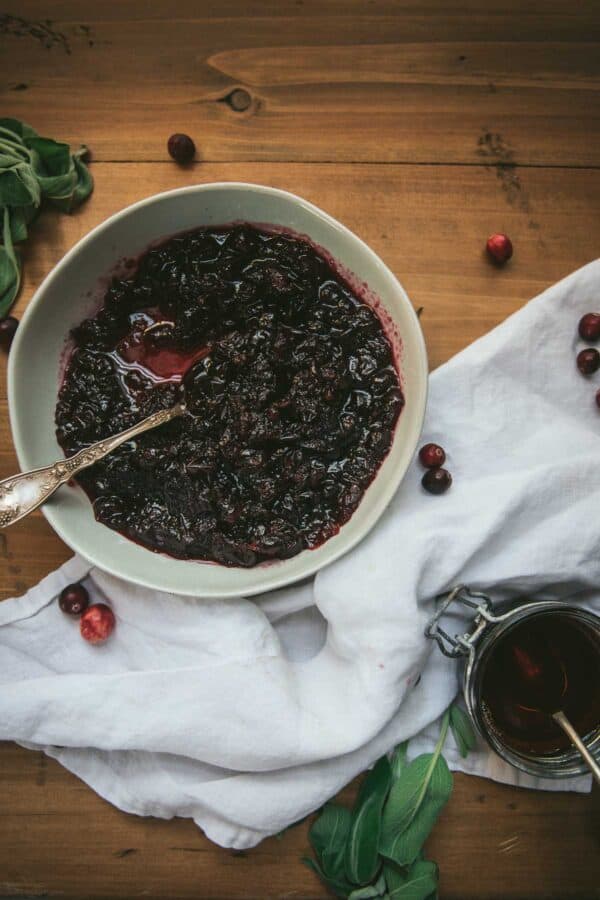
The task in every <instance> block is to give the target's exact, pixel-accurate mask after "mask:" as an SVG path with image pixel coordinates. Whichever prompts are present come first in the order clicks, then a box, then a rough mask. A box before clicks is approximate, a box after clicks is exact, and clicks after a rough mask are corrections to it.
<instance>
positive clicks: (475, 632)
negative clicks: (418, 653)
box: [425, 585, 600, 778]
mask: <svg viewBox="0 0 600 900" xmlns="http://www.w3.org/2000/svg"><path fill="white" fill-rule="evenodd" d="M438 600H439V601H441V602H440V605H439V606H438V608H437V611H436V614H435V616H434V617H433V619H432V620H431V622H430V623H429V625H428V626H427V628H426V631H425V633H426V635H427V637H429V638H432V639H433V640H435V641H436V642H437V644H438V646H439V647H440V649H441V651H442V653H444V654H445V655H446V656H450V657H453V658H456V659H457V660H458V661H459V663H460V665H461V668H462V673H461V674H462V689H463V694H464V699H465V703H466V706H467V710H468V712H469V715H470V717H471V720H472V722H473V724H474V725H475V728H476V729H477V731H478V732H479V734H480V735H481V736H482V737H483V739H484V740H485V741H487V743H488V744H489V745H490V746H491V747H492V749H493V750H495V751H496V753H497V754H498V755H499V756H501V757H502V759H504V760H506V761H507V762H509V763H510V764H511V765H513V766H516V768H518V769H521V770H522V771H523V772H527V773H528V774H529V775H535V776H538V777H542V778H568V777H571V776H574V775H583V774H589V769H588V768H587V766H586V764H585V763H584V761H583V759H582V758H581V756H580V754H579V753H578V752H577V750H575V748H569V749H566V750H554V751H551V752H547V753H541V752H540V753H537V752H527V751H525V750H517V749H516V748H515V747H514V746H511V745H510V743H509V742H508V741H507V740H506V738H505V737H504V735H503V733H502V732H501V731H500V729H499V728H498V727H497V726H496V724H495V722H494V720H493V718H492V716H491V715H490V712H489V709H488V708H487V706H486V703H485V702H484V701H483V698H482V684H483V676H484V673H485V670H486V666H487V663H488V662H489V660H490V658H491V655H492V654H493V652H494V650H495V649H497V647H498V642H499V640H500V638H504V637H505V636H506V635H507V633H508V632H509V631H510V630H511V629H513V628H514V627H515V626H516V625H517V624H519V625H520V624H522V623H523V621H524V620H526V619H529V618H532V617H535V616H550V615H553V614H560V615H561V616H563V617H566V618H568V619H572V620H573V623H574V624H577V626H578V627H579V629H580V630H582V631H584V632H585V634H586V637H588V638H589V639H590V640H591V642H592V644H595V646H596V648H597V651H598V654H599V655H600V617H598V616H597V615H595V614H594V613H592V612H589V611H587V610H584V609H582V608H581V607H578V606H573V605H570V604H568V603H567V602H565V601H562V600H535V599H532V600H526V599H523V598H521V599H519V600H514V601H510V602H503V603H499V604H497V605H496V604H494V605H493V604H492V601H491V599H490V597H488V596H487V595H486V594H483V593H480V592H478V591H472V590H470V589H469V588H468V587H466V586H465V585H458V586H456V587H455V588H453V589H452V590H451V591H449V592H448V593H447V594H444V595H442V596H441V597H439V598H438ZM453 604H459V605H461V606H462V607H463V608H466V609H468V610H469V612H470V614H471V616H472V621H471V623H470V627H469V628H468V630H467V631H466V632H465V633H464V634H461V635H458V634H456V635H454V636H453V637H452V636H450V634H448V633H447V631H445V630H444V629H443V628H442V624H441V622H442V618H443V616H444V615H445V614H446V613H447V612H448V609H449V607H450V606H451V605H453ZM582 738H583V740H584V742H585V744H586V745H587V747H588V748H589V750H590V752H591V753H592V755H593V756H594V757H595V758H597V759H600V722H598V724H597V725H596V726H595V727H594V728H593V729H592V731H591V732H589V733H588V734H585V735H582Z"/></svg>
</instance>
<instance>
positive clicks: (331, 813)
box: [308, 803, 352, 877]
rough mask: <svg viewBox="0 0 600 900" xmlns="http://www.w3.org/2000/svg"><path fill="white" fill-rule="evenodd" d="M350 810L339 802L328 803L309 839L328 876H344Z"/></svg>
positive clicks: (312, 827)
mask: <svg viewBox="0 0 600 900" xmlns="http://www.w3.org/2000/svg"><path fill="white" fill-rule="evenodd" d="M351 819H352V816H351V814H350V810H349V809H346V807H345V806H340V805H339V804H338V803H328V804H327V805H326V806H324V807H323V809H322V810H321V812H320V814H319V817H318V819H316V821H315V822H314V823H313V825H312V826H311V828H310V830H309V832H308V839H309V841H310V843H311V844H312V848H313V850H314V851H315V854H316V857H317V859H318V861H319V864H320V865H321V867H322V869H323V871H324V872H325V874H326V875H327V876H328V877H339V876H341V877H343V875H344V852H345V850H346V841H347V839H348V834H349V833H350V823H351Z"/></svg>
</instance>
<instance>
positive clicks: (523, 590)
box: [0, 261, 600, 848]
mask: <svg viewBox="0 0 600 900" xmlns="http://www.w3.org/2000/svg"><path fill="white" fill-rule="evenodd" d="M599 295H600V261H596V262H594V263H590V264H589V265H588V266H586V267H584V268H583V269H580V270H579V271H577V272H575V273H574V274H572V275H571V276H569V277H568V278H566V279H565V280H563V281H561V282H560V283H559V284H557V285H555V286H553V287H552V288H550V289H549V290H547V291H545V292H544V293H543V294H542V295H540V296H539V297H538V298H536V299H535V300H532V301H531V302H530V303H529V304H527V306H525V307H524V308H523V309H522V310H521V311H519V312H518V313H516V314H515V315H514V316H511V317H510V318H509V319H507V320H506V321H505V322H504V323H503V324H502V325H501V326H499V327H498V328H496V329H495V330H494V331H492V332H490V333H489V334H488V335H486V336H485V337H484V338H482V339H481V340H479V341H477V342H475V343H474V344H472V345H471V346H470V347H468V348H467V349H466V350H465V351H463V352H462V353H460V354H458V356H456V357H454V358H453V359H452V360H450V362H449V363H447V364H446V365H444V366H442V367H440V368H439V369H438V370H436V371H435V372H434V373H433V375H432V376H431V384H430V399H429V406H428V411H427V417H426V422H425V428H424V432H423V438H424V441H425V440H426V441H430V440H432V441H438V442H439V443H441V444H443V445H444V447H445V448H446V451H447V453H448V463H447V465H448V467H449V468H450V470H451V471H452V474H453V477H454V483H453V486H452V488H451V489H450V490H449V491H448V493H447V494H444V495H443V496H431V495H428V494H426V493H425V492H424V491H423V490H422V488H421V486H420V479H421V474H422V470H421V469H420V467H419V464H418V462H415V463H413V465H412V466H411V468H410V469H409V471H408V473H407V475H406V478H405V479H404V481H403V483H402V485H401V487H400V489H399V490H398V492H397V494H396V496H395V497H394V500H393V501H392V503H391V504H390V506H389V508H388V509H387V510H386V512H385V513H384V515H383V517H382V518H381V520H380V521H379V523H378V524H377V526H376V527H375V528H374V529H373V531H372V532H371V533H370V534H369V535H368V536H367V538H365V540H364V541H363V542H362V543H361V544H360V545H359V546H358V547H356V548H355V549H354V550H353V551H352V552H351V553H349V554H348V555H347V556H345V557H343V558H342V559H340V560H338V561H337V562H336V563H334V564H333V565H331V566H330V567H328V568H327V569H324V570H322V571H321V572H319V573H318V575H317V576H316V577H315V578H314V579H313V580H311V581H310V582H308V583H304V584H300V585H295V586H292V587H289V588H286V589H283V590H280V591H276V592H273V593H271V594H268V595H265V596H264V597H259V598H256V599H254V600H247V599H244V598H239V599H236V600H224V601H219V600H203V599H190V598H186V597H181V596H175V595H171V594H165V593H159V592H151V591H148V590H146V589H143V588H140V587H137V586H135V585H132V584H129V583H127V582H124V581H122V580H119V579H117V578H114V577H113V576H110V575H108V574H106V573H104V572H101V571H99V570H98V569H96V568H91V567H90V565H89V563H86V562H85V561H84V560H82V559H79V558H74V559H72V560H70V561H69V562H68V563H66V564H65V565H64V566H63V567H62V568H61V569H59V570H58V571H57V572H55V573H53V574H52V575H49V576H48V577H47V578H45V579H44V580H43V581H42V582H41V583H40V584H39V585H38V586H37V587H35V588H33V589H32V590H31V591H29V592H28V593H27V594H26V595H25V596H24V597H20V598H15V599H13V600H8V601H5V602H4V603H2V604H0V739H5V740H16V741H19V742H21V743H22V744H24V745H25V746H28V747H32V748H37V749H40V748H41V749H43V750H45V752H46V753H48V754H49V755H50V756H53V757H55V758H56V759H58V760H59V761H60V762H61V763H62V764H63V765H65V766H66V767H67V768H68V769H70V770H71V771H73V772H74V773H75V774H77V775H78V776H79V777H81V778H82V779H83V780H84V781H86V782H87V783H88V784H89V785H90V786H91V787H92V788H94V790H96V791H97V792H98V793H99V794H100V795H101V796H103V797H105V798H106V799H107V800H109V801H110V802H112V803H114V804H115V805H116V806H118V807H120V808H121V809H124V810H126V811H129V812H133V813H137V814H139V815H154V816H160V817H163V818H169V817H172V816H175V815H177V816H188V817H191V818H193V819H194V820H195V821H196V822H197V824H198V825H199V826H200V827H201V828H202V829H203V830H204V831H205V832H206V833H207V835H208V836H209V837H210V838H211V839H212V840H214V841H216V842H217V843H219V844H222V845H225V846H233V847H238V848H244V847H249V846H252V845H254V844H256V843H258V841H260V840H261V839H262V838H263V837H265V836H266V835H269V834H272V833H274V832H278V831H280V830H281V829H282V828H284V827H286V826H287V825H289V824H290V823H292V822H295V821H297V820H298V819H301V818H302V817H303V816H305V815H306V814H308V813H309V812H311V811H312V810H314V809H315V808H317V807H318V806H320V805H321V804H322V803H323V802H324V801H325V800H326V799H327V798H328V797H330V796H332V795H333V794H334V793H335V792H336V791H337V790H339V789H340V788H341V787H342V786H343V785H344V784H345V783H347V782H348V781H349V780H350V779H351V778H352V777H353V776H354V775H356V774H357V773H358V772H360V771H361V770H363V769H364V768H366V767H368V766H369V765H371V764H372V763H373V762H374V760H375V759H376V758H377V757H378V756H380V755H381V754H382V753H384V752H386V751H388V750H390V749H391V748H392V747H393V746H394V745H395V744H396V743H398V742H399V741H402V740H405V739H407V738H413V737H415V736H416V737H415V740H414V741H412V742H411V752H412V753H413V754H414V753H416V752H422V750H424V749H427V748H428V747H430V746H431V744H432V743H433V742H434V740H435V730H436V726H435V724H432V723H435V721H436V720H437V719H438V717H439V716H440V714H441V713H442V711H443V710H444V709H445V707H446V706H447V705H448V704H449V703H450V702H451V700H452V698H453V697H454V696H455V694H456V692H457V689H458V681H457V667H456V664H455V663H454V662H453V661H451V660H448V659H446V658H445V657H443V656H442V655H441V654H440V653H439V652H438V651H437V649H435V648H434V646H433V645H432V644H431V642H428V641H427V640H426V639H425V637H424V627H425V624H426V622H427V620H428V618H429V617H430V616H431V614H432V612H433V598H434V597H435V596H436V595H437V594H439V593H440V592H442V591H444V590H446V589H448V588H449V587H451V586H452V585H453V584H455V583H456V582H458V581H460V582H464V583H467V584H469V585H470V586H472V587H473V588H477V589H479V590H484V591H489V592H490V593H491V594H492V596H493V597H494V598H495V599H498V600H500V599H507V598H511V597H517V596H521V595H528V596H530V595H532V594H533V593H535V594H536V595H538V594H540V593H543V595H545V596H552V597H559V598H567V597H568V598H574V599H575V601H576V602H582V603H585V605H587V606H588V607H589V608H592V609H594V610H595V611H596V612H600V594H597V593H596V592H595V586H596V585H598V583H599V579H600V531H599V530H598V529H596V528H595V527H594V523H595V512H596V509H595V507H596V502H597V498H598V492H599V488H600V471H599V466H598V458H599V454H600V430H599V427H598V410H597V408H596V405H595V400H594V394H595V385H594V383H593V379H585V378H582V376H581V375H580V374H579V373H578V372H577V369H576V366H575V361H574V358H575V351H576V344H577V340H576V329H577V322H578V320H579V318H580V316H581V315H582V314H583V313H585V312H587V311H589V310H590V309H594V308H595V307H596V306H597V301H598V296H599ZM409 402H410V398H409ZM79 579H85V584H86V586H87V587H88V589H89V590H90V593H91V595H92V597H93V599H95V600H103V599H106V600H108V601H109V602H110V603H111V605H112V607H113V609H114V611H115V614H116V617H117V628H116V631H115V633H114V635H113V636H112V637H111V639H110V640H109V641H108V642H107V643H106V644H104V645H100V646H91V645H89V644H86V643H85V642H84V641H82V640H81V639H80V638H79V635H78V623H77V621H73V620H71V619H69V618H68V617H67V616H64V615H63V614H62V613H61V612H60V610H59V609H58V604H57V602H56V597H57V594H58V593H59V592H60V590H61V588H62V587H63V586H64V585H65V584H67V583H69V582H72V581H76V580H79ZM461 626H464V623H461V622H457V626H456V627H457V629H458V628H460V627H461ZM446 755H447V757H448V759H449V762H450V763H451V765H453V766H454V767H455V768H460V769H462V770H463V771H472V772H476V773H478V774H484V775H487V776H489V777H492V778H496V779H498V780H505V781H508V782H511V783H515V784H520V785H524V786H532V787H547V788H551V789H562V790H584V789H586V788H587V787H589V780H588V779H587V778H579V779H570V780H565V781H561V782H553V781H541V780H539V779H533V778H529V777H528V776H525V775H523V774H522V773H518V772H517V771H516V770H514V769H512V768H511V767H509V766H507V765H505V764H504V763H502V761H501V760H499V759H498V757H496V756H495V755H494V754H492V752H491V751H489V750H487V748H485V747H484V746H481V747H480V748H479V749H478V750H477V751H476V752H475V753H473V754H471V756H470V757H469V758H468V759H467V760H461V759H460V757H458V754H457V753H456V750H455V748H454V747H453V745H452V739H451V738H449V739H448V749H447V754H446Z"/></svg>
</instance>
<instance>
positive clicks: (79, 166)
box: [73, 147, 94, 206]
mask: <svg viewBox="0 0 600 900" xmlns="http://www.w3.org/2000/svg"><path fill="white" fill-rule="evenodd" d="M87 152H88V149H87V147H81V148H80V149H79V150H77V151H76V152H75V153H74V154H73V162H74V164H75V169H76V171H77V186H76V188H75V190H74V192H73V200H74V201H75V205H76V206H78V205H79V204H80V203H83V201H84V200H87V198H88V197H89V196H90V194H91V193H92V191H93V190H94V179H93V178H92V175H91V172H90V170H89V169H88V167H87V166H86V164H85V163H84V161H83V157H84V156H86V154H87Z"/></svg>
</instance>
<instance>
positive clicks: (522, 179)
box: [0, 0, 600, 900]
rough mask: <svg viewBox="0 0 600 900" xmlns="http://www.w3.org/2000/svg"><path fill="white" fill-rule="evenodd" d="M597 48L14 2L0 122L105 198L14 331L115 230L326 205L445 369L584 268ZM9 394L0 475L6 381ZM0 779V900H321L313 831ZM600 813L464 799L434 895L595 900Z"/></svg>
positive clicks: (550, 0)
mask: <svg viewBox="0 0 600 900" xmlns="http://www.w3.org/2000/svg"><path fill="white" fill-rule="evenodd" d="M18 17H23V18H18ZM48 19H51V20H52V21H48ZM599 40H600V5H599V3H598V2H597V0H589V2H586V0H581V2H579V0H535V2H533V0H530V2H528V3H523V2H522V0H503V2H502V3H501V4H499V5H493V4H492V3H491V2H490V0H479V2H478V0H462V2H461V3H460V4H458V7H455V5H453V4H451V3H449V2H447V0H428V2H427V3H425V2H420V0H397V2H396V0H364V2H359V0H265V2H262V3H258V2H253V0H219V2H216V0H204V2H203V3H202V2H193V0H121V2H117V0H113V2H110V0H104V2H103V3H97V4H95V5H93V6H92V5H89V4H85V5H84V4H81V3H78V2H75V0H53V2H43V0H5V2H4V3H3V12H2V13H0V96H1V101H2V103H1V114H2V115H12V116H17V117H19V118H22V119H25V120H26V121H29V122H31V124H32V125H34V127H35V128H36V129H37V130H38V131H40V132H41V133H43V134H48V135H50V136H52V137H56V138H61V139H64V140H68V141H70V142H71V143H73V144H78V143H79V142H82V141H84V142H86V143H87V144H89V146H90V147H91V148H92V153H93V174H94V177H95V179H96V190H95V193H94V195H93V197H92V198H91V200H90V201H89V202H88V203H87V204H86V205H85V206H84V207H83V208H82V209H80V210H78V211H77V213H76V214H75V215H73V216H72V217H71V218H67V217H64V216H60V215H57V214H54V213H52V212H48V213H45V214H44V215H43V216H42V217H41V219H40V220H39V221H38V223H37V224H36V226H35V228H34V229H33V234H32V238H31V240H30V241H29V242H28V243H27V246H26V248H25V252H24V263H25V279H24V287H23V291H22V294H21V297H20V300H19V302H18V305H17V307H16V311H17V314H18V313H20V312H22V310H23V309H24V308H25V306H26V304H27V301H28V299H29V298H30V296H31V293H32V291H33V289H34V287H35V286H36V285H37V284H39V282H40V280H41V279H42V278H43V277H44V276H45V275H46V274H47V272H48V271H49V270H50V269H51V268H52V266H53V265H54V264H55V263H56V262H57V261H58V260H59V259H60V258H61V257H62V256H63V254H64V253H65V251H66V250H67V249H68V248H69V247H71V246H72V244H74V243H75V241H77V240H78V239H79V238H80V237H81V236H82V235H84V234H85V233H86V232H87V231H89V229H90V228H91V227H93V226H94V225H96V224H97V223H98V222H101V221H102V220H103V219H105V218H106V217H107V216H108V215H110V214H111V213H113V212H115V211H116V210H119V209H122V208H123V207H124V206H126V205H127V204H129V203H132V202H133V201H135V200H138V199H139V198H141V197H145V196H147V195H149V194H152V193H156V192H158V191H162V190H166V189H168V188H173V187H177V186H179V185H184V184H190V183H193V182H208V181H217V180H244V181H254V182H261V183H264V184H269V185H276V186H277V187H282V188H287V189H289V190H292V191H295V192H297V193H298V194H301V195H303V196H305V197H307V198H308V199H309V200H312V201H314V202H315V203H317V204H318V205H320V206H322V207H323V208H324V209H326V210H327V211H328V212H330V213H332V214H333V215H334V216H336V217H338V218H340V219H341V220H342V221H343V222H345V223H346V224H347V225H349V226H350V228H352V229H354V230H355V231H356V232H357V233H358V234H359V235H360V236H361V237H363V238H364V239H365V240H366V241H368V242H369V244H370V245H371V246H372V247H373V248H374V249H375V250H376V252H378V253H380V254H381V256H382V257H383V259H384V260H385V261H386V262H387V263H388V264H389V265H390V266H391V267H392V269H393V270H394V271H395V272H396V273H397V274H398V276H399V277H400V278H401V280H402V282H403V284H404V285H405V287H406V289H407V290H408V292H409V294H410V296H411V298H412V300H413V302H414V304H415V306H423V307H424V312H423V317H422V322H423V326H424V329H425V333H426V337H427V342H428V346H429V353H430V359H431V365H432V367H435V366H437V365H439V364H440V363H442V362H444V360H446V359H448V358H449V357H450V356H452V354H454V353H456V352H457V351H459V350H460V349H461V348H462V347H464V346H465V345H467V344H469V343H470V342H471V341H472V340H473V339H474V338H476V337H477V336H479V335H481V334H483V333H484V332H486V331H488V330H489V329H490V328H491V327H493V326H494V325H496V324H497V323H499V322H501V321H502V320H503V319H504V318H505V317H506V316H507V315H508V314H510V313H512V312H513V311H514V310H516V309H518V308H519V307H520V306H521V305H522V304H523V303H524V302H525V301H526V300H528V299H529V298H530V297H532V296H533V295H534V294H536V293H538V292H539V291H540V290H542V289H543V288H545V287H546V286H547V285H549V284H551V283H552V282H554V281H556V280H557V279H559V278H561V277H562V276H564V275H566V274H568V273H569V272H570V271H572V270H573V269H575V268H577V267H578V266H580V265H582V264H583V263H585V262H588V261H589V260H591V259H592V258H594V257H595V256H597V255H598V249H599V246H600V244H599V237H600V117H599V111H600V107H599V99H600V97H599V85H600V80H599V73H600V44H599V43H598V41H599ZM174 131H185V132H188V133H190V134H191V135H192V136H193V138H194V140H195V141H196V143H197V146H198V151H199V152H198V162H197V163H196V164H195V165H194V166H193V167H191V168H187V169H180V168H178V167H177V166H176V165H175V164H174V163H172V162H171V161H170V160H169V158H168V157H167V154H166V147H165V145H166V140H167V137H168V136H169V134H171V133H172V132H174ZM493 231H506V232H507V233H508V234H509V235H510V236H511V237H512V239H513V242H514V245H515V256H514V258H513V260H512V261H511V263H510V264H509V265H508V266H507V267H506V268H505V269H503V270H499V269H496V268H494V267H493V266H492V265H490V264H488V262H487V261H486V259H485V257H484V254H483V245H484V242H485V239H486V237H487V235H488V234H489V233H490V232H493ZM599 302H600V298H599ZM0 382H1V383H0V477H4V476H6V475H8V474H9V473H11V472H12V471H14V470H15V466H16V462H15V457H14V453H13V449H12V444H11V438H10V433H9V427H8V422H7V408H6V388H5V365H4V364H3V363H2V364H0ZM590 527H593V524H592V525H591V526H590ZM69 555H70V551H69V550H68V549H67V547H65V546H64V545H63V544H62V543H61V541H60V540H59V539H58V538H57V537H56V536H55V535H54V534H53V533H52V531H51V530H50V528H49V526H48V525H47V524H46V522H45V520H43V518H42V517H41V515H39V514H38V515H36V516H34V517H32V518H31V519H28V520H27V521H25V522H23V523H21V524H20V525H18V526H15V527H14V528H13V529H11V530H10V531H9V532H6V533H4V534H2V535H0V592H1V593H0V597H2V598H4V597H8V596H11V595H14V594H15V593H19V592H22V591H25V590H26V589H27V588H28V587H30V586H31V585H33V584H35V582H37V581H38V580H39V579H40V578H41V576H42V575H44V574H45V573H47V572H48V571H49V570H51V569H52V568H54V567H56V566H57V565H58V564H59V563H61V562H62V561H64V560H65V559H67V557H68V556H69ZM0 761H1V762H0V896H4V897H6V896H13V895H14V896H19V897H21V896H23V895H31V896H35V897H38V896H45V897H46V896H47V897H59V896H60V897H78V898H86V900H95V898H108V897H134V896H144V897H149V898H156V900H158V898H198V897H201V898H212V897H214V898H276V897H277V898H292V897H293V898H305V897H312V898H316V897H325V896H326V893H325V891H324V890H323V888H322V887H321V886H320V884H319V883H318V881H317V880H316V879H315V877H314V876H313V874H312V873H311V872H309V871H308V870H307V869H305V868H304V867H303V866H302V865H300V863H299V857H300V855H301V854H302V853H303V852H304V851H305V850H306V848H307V838H306V826H300V827H297V828H295V829H293V830H291V831H289V832H287V833H285V834H284V835H283V836H282V837H281V839H279V840H278V839H275V838H272V839H270V840H267V841H265V842H264V843H263V844H262V845H261V846H260V847H258V848H257V849H255V850H253V851H251V852H248V853H235V852H232V851H228V850H222V849H220V848H218V847H215V846H213V845H211V844H210V843H209V842H208V841H207V840H206V839H205V838H204V837H203V836H202V835H201V833H200V832H199V831H198V830H197V829H196V828H195V827H194V826H193V825H192V824H191V823H190V822H187V821H183V820H176V821H173V822H162V821H158V820H151V819H140V818H135V817H133V816H128V815H125V814H124V813H121V812H119V811H118V810H116V809H114V808H113V807H111V806H109V805H108V804H107V803H105V802H104V801H102V800H100V799H99V798H98V797H97V796H96V795H95V794H93V793H92V791H91V790H90V789H88V788H87V787H86V786H85V785H83V784H82V783H81V782H80V781H78V780H77V779H76V778H75V777H74V776H72V775H70V774H69V773H67V772H66V771H65V770H63V769H62V768H61V767H60V766H59V765H58V764H57V763H55V762H54V761H52V760H48V759H46V758H45V757H44V755H43V754H41V753H32V752H27V751H25V750H22V749H19V748H17V747H16V746H13V745H8V744H4V745H0ZM352 790H353V789H352V787H350V788H348V789H347V790H346V791H345V792H344V794H345V795H346V796H348V797H349V796H350V795H351V793H352ZM598 812H599V803H598V792H595V794H593V795H592V796H591V797H590V796H580V795H563V794H549V793H544V794H541V793H532V792H528V791H525V790H518V789H516V788H508V787H504V786H499V785H495V784H492V783H490V782H488V781H483V780H480V779H476V778H467V777H461V776H457V778H456V789H455V792H454V795H453V797H452V800H451V802H450V803H449V805H448V807H447V809H446V811H445V812H444V813H443V815H442V817H441V820H440V822H439V824H438V827H437V828H436V830H435V834H434V836H433V837H432V839H431V841H430V845H429V848H428V849H429V854H430V855H431V857H432V858H434V859H436V860H437V861H438V862H439V864H440V867H441V872H442V889H441V894H442V897H444V898H457V900H458V898H460V900H468V898H473V900H486V898H489V900H491V898H498V900H499V898H502V900H509V898H527V900H532V898H541V897H544V898H551V897H552V898H560V900H565V898H571V897H580V898H584V897H585V898H591V897H600V891H599V885H600V867H599V864H598V858H599V854H598V833H599V831H600V823H599V815H598Z"/></svg>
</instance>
